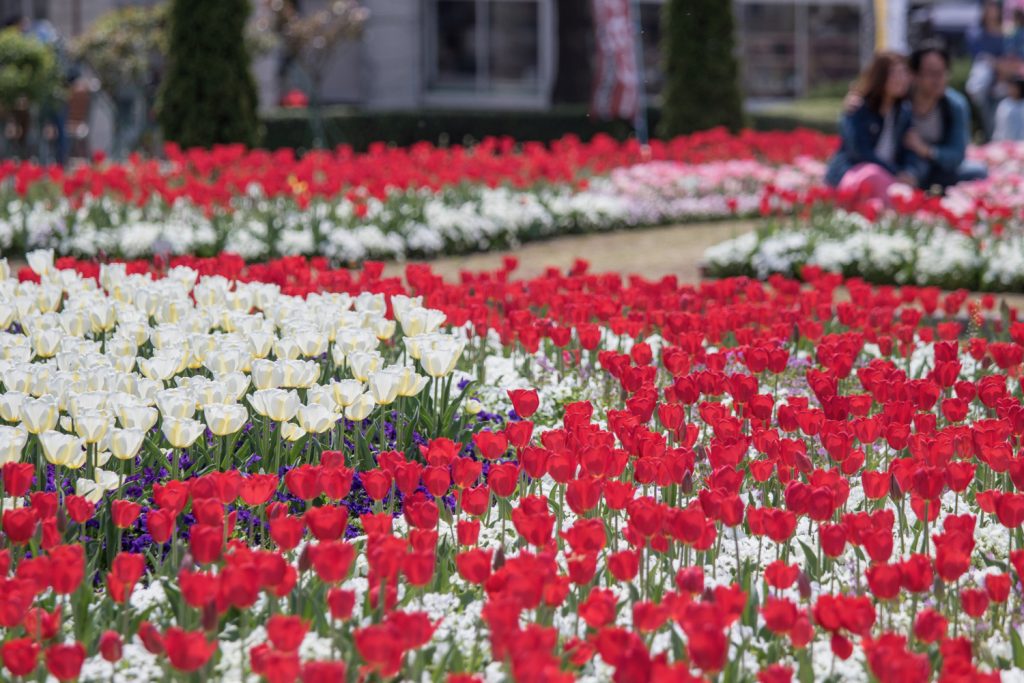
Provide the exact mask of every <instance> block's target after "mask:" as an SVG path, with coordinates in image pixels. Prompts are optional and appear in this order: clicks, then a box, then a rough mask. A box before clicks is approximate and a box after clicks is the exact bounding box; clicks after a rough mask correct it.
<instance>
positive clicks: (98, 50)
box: [71, 3, 167, 93]
mask: <svg viewBox="0 0 1024 683" xmlns="http://www.w3.org/2000/svg"><path fill="white" fill-rule="evenodd" d="M71 53H72V56H73V57H74V58H75V59H79V60H81V61H83V62H85V63H86V64H88V65H89V67H90V68H92V70H93V71H94V72H95V73H96V76H97V77H98V78H99V79H100V87H102V88H103V89H104V90H106V91H107V92H109V93H115V92H118V91H120V90H123V89H125V88H129V87H131V86H133V85H142V84H146V83H149V81H150V80H151V79H152V77H153V74H154V71H155V70H156V69H158V68H159V66H160V64H161V63H162V62H163V60H164V58H165V56H166V54H167V5H166V4H163V3H161V4H158V5H153V6H151V7H136V6H128V7H123V8H121V9H117V10H114V11H112V12H108V13H107V14H104V15H102V16H101V17H100V18H99V19H97V20H96V21H95V22H94V23H93V24H92V25H91V26H90V27H89V30H88V31H86V32H85V33H83V34H82V35H81V36H79V37H78V38H77V39H76V40H75V41H74V43H73V44H72V46H71Z"/></svg>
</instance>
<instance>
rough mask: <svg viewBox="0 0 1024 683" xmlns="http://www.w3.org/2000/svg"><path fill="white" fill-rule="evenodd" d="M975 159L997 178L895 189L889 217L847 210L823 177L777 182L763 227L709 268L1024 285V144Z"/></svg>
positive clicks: (722, 248)
mask: <svg viewBox="0 0 1024 683" xmlns="http://www.w3.org/2000/svg"><path fill="white" fill-rule="evenodd" d="M970 156H972V157H973V158H975V159H977V160H980V161H984V162H985V163H986V164H987V165H988V167H989V169H990V176H989V178H988V179H987V180H984V181H977V182H970V183H962V184H960V185H957V186H955V187H952V188H950V189H949V191H948V192H947V194H946V196H944V197H941V198H939V197H926V196H924V195H923V194H921V193H918V192H913V193H910V192H907V191H895V197H894V200H893V207H892V209H891V210H888V211H885V212H882V213H880V214H879V213H878V212H877V211H872V210H870V209H864V210H862V211H861V212H859V213H855V212H849V211H844V210H842V209H838V208H836V199H837V198H836V197H835V196H834V195H833V193H832V192H830V191H828V190H825V189H822V188H817V187H814V186H813V183H812V184H809V185H807V186H805V187H803V188H800V187H795V188H794V187H792V186H790V187H786V188H773V189H771V190H770V191H769V192H767V193H766V195H765V197H764V198H763V202H762V205H761V210H762V213H765V214H767V217H766V218H765V220H764V222H763V223H762V225H761V226H759V228H758V229H757V230H756V232H753V233H749V234H745V235H741V236H740V237H737V238H735V239H732V240H729V241H727V242H723V243H721V244H718V245H715V246H713V247H711V248H710V249H708V250H707V251H706V252H705V255H704V262H705V266H706V272H707V274H708V275H711V276H714V277H728V276H732V275H740V274H742V275H749V276H752V277H758V278H764V277H766V276H767V275H769V274H771V273H781V274H785V275H797V274H799V273H800V271H801V269H802V268H804V267H805V266H813V267H816V268H822V269H825V270H829V271H834V272H839V273H843V274H844V275H846V276H848V277H853V276H856V277H862V278H865V279H866V280H868V281H870V282H874V283H878V284H918V285H929V286H931V285H934V286H939V287H943V288H945V289H957V288H966V289H971V290H976V291H977V290H980V291H999V292H1009V291H1014V292H1019V291H1024V204H1022V203H1021V199H1020V193H1019V188H1020V185H1021V182H1022V178H1021V175H1022V172H1024V144H1020V143H993V144H990V145H986V146H984V147H980V148H973V149H971V150H970Z"/></svg>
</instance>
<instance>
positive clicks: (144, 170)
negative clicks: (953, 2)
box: [0, 131, 833, 263]
mask: <svg viewBox="0 0 1024 683" xmlns="http://www.w3.org/2000/svg"><path fill="white" fill-rule="evenodd" d="M832 144H833V143H832V140H831V138H829V137H827V136H824V135H821V134H817V133H810V132H796V133H753V132H745V133H743V134H741V135H739V136H735V137H734V136H731V135H729V134H728V133H725V132H723V131H711V132H708V133H702V134H698V135H694V136H689V137H684V138H679V139H677V140H673V141H671V142H658V141H656V142H654V143H652V146H651V147H650V148H647V149H641V148H640V147H639V146H638V145H636V144H635V143H618V142H614V141H612V140H611V139H609V138H601V137H599V138H596V139H595V140H593V141H591V142H589V143H581V142H579V141H578V140H575V139H572V138H566V139H564V140H562V141H559V142H557V143H554V144H552V145H551V146H543V145H536V144H527V145H524V146H522V147H515V146H514V145H513V144H512V143H511V141H509V140H489V141H485V142H484V143H482V144H481V145H478V146H476V147H472V148H462V147H452V148H436V147H432V146H430V145H417V146H414V147H410V148H408V149H392V148H386V147H383V146H379V147H375V148H373V149H372V150H371V151H369V152H368V153H366V154H353V153H351V152H350V151H349V150H347V149H344V148H342V149H339V150H337V151H336V152H331V153H327V152H322V153H310V154H307V155H306V156H304V157H302V158H301V159H296V158H295V157H294V155H293V154H292V153H291V152H289V151H281V152H274V153H268V152H262V151H254V152H245V151H243V150H241V149H237V148H222V149H217V150H214V151H212V152H206V151H201V150H189V151H185V152H182V151H180V150H176V149H175V148H173V147H171V148H169V149H168V154H167V157H168V158H167V161H166V162H157V161H155V160H142V159H133V160H131V161H129V162H128V163H125V164H111V163H107V162H105V161H100V162H98V163H96V164H92V165H88V166H82V167H79V168H76V169H73V170H69V171H62V170H60V169H45V168H39V167H36V166H33V165H31V164H21V165H19V164H16V163H13V162H3V163H0V250H3V251H4V253H9V252H15V253H24V252H26V251H31V250H33V249H40V248H52V249H55V250H56V251H57V252H58V253H59V254H61V255H72V256H79V257H87V258H94V257H101V258H112V257H121V258H144V257H149V256H152V255H182V254H200V255H214V254H217V253H220V252H221V251H228V252H232V253H237V254H240V255H242V256H243V257H244V258H246V259H247V260H250V261H254V260H261V259H265V258H268V257H273V256H278V255H290V254H298V255H306V256H312V255H322V256H326V257H328V258H330V259H332V260H333V261H335V262H343V263H355V262H359V261H362V260H364V259H367V258H385V257H386V258H402V257H404V256H408V255H419V256H424V255H434V254H441V253H454V252H464V251H476V250H483V249H493V248H498V247H502V246H509V245H514V244H517V243H519V242H522V241H525V240H530V239H538V238H543V237H546V236H550V235H556V234H563V233H568V232H589V231H595V230H611V229H617V228H630V227H635V226H638V225H649V224H655V223H665V222H672V221H686V220H696V219H702V218H720V217H727V216H732V215H737V214H751V213H753V212H754V211H756V209H757V203H758V201H759V199H760V196H761V192H762V189H763V187H764V185H765V183H767V182H771V178H772V176H773V174H774V173H775V172H776V170H777V169H778V168H779V167H780V166H782V165H788V164H791V163H794V162H796V163H797V164H798V166H797V167H795V168H794V170H793V171H792V173H795V174H798V175H800V174H804V173H806V172H807V169H809V168H813V166H814V162H811V161H807V160H805V159H821V158H823V157H824V156H825V155H826V154H827V152H828V150H829V149H830V148H831V146H832ZM726 160H740V161H738V162H737V161H728V162H727V161H726ZM652 179H657V181H658V182H659V191H652V190H651V189H650V188H648V187H647V183H648V182H650V181H651V180H652Z"/></svg>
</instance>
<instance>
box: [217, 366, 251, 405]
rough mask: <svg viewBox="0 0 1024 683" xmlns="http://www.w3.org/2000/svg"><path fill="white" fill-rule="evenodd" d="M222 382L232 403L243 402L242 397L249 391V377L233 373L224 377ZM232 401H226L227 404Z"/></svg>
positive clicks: (221, 379) (240, 373) (241, 373)
mask: <svg viewBox="0 0 1024 683" xmlns="http://www.w3.org/2000/svg"><path fill="white" fill-rule="evenodd" d="M220 381H221V383H223V384H224V387H225V389H227V392H228V398H229V399H231V401H235V402H237V401H240V400H242V396H244V395H245V392H246V391H248V390H249V375H246V374H245V373H243V372H231V373H228V374H226V375H222V376H221V378H220ZM231 401H225V403H229V402H231Z"/></svg>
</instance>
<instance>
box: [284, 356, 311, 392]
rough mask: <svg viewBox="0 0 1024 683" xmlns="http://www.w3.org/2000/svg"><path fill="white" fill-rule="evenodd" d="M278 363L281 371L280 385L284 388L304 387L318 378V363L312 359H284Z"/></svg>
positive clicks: (309, 385)
mask: <svg viewBox="0 0 1024 683" xmlns="http://www.w3.org/2000/svg"><path fill="white" fill-rule="evenodd" d="M279 365H280V366H281V370H282V372H283V380H282V382H281V386H282V387H284V388H296V389H306V388H308V387H311V386H313V385H314V384H316V381H317V380H318V379H319V378H320V365H319V364H318V363H317V362H316V361H312V360H307V361H303V360H284V361H280V362H279Z"/></svg>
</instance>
